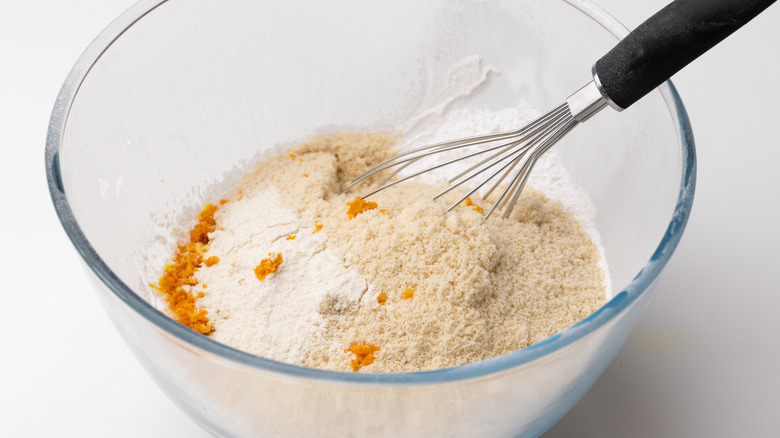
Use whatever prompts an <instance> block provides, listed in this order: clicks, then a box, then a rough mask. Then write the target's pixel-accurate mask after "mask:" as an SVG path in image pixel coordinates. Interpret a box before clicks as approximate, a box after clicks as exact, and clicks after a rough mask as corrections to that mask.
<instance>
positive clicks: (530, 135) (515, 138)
mask: <svg viewBox="0 0 780 438" xmlns="http://www.w3.org/2000/svg"><path fill="white" fill-rule="evenodd" d="M577 123H578V120H577V119H575V117H573V116H572V112H571V111H570V109H569V105H568V104H567V103H563V104H562V105H560V106H558V107H557V108H555V109H553V110H551V111H550V112H548V113H547V114H544V115H543V116H541V117H539V118H538V119H536V120H534V121H533V122H531V123H529V124H527V125H526V126H524V127H522V128H520V129H517V130H515V131H507V132H501V133H495V134H489V135H482V136H476V137H468V138H461V139H458V140H452V141H446V142H442V143H437V144H432V145H428V146H423V147H418V148H415V149H410V150H408V151H404V152H402V153H400V154H398V155H395V156H393V157H391V158H388V159H387V160H385V161H383V162H381V163H379V164H377V165H376V166H374V167H372V168H370V169H368V170H367V171H366V172H365V173H364V174H363V175H361V176H360V177H358V178H356V179H355V180H354V181H353V182H352V183H350V184H349V185H348V186H347V187H346V188H345V189H344V190H345V191H346V190H349V189H350V188H351V187H353V186H354V185H356V184H358V183H359V182H361V181H363V180H365V179H366V178H369V177H371V176H373V175H376V174H378V173H380V172H382V171H385V170H388V169H391V170H392V173H391V174H390V176H388V177H387V178H386V179H385V180H384V181H382V182H381V183H380V184H379V187H377V188H375V189H373V190H371V191H370V192H368V193H366V194H364V195H363V196H362V198H367V197H369V196H371V195H373V194H374V193H377V192H378V191H380V190H383V189H386V188H388V187H390V186H393V185H396V184H398V183H400V182H403V181H406V180H409V179H411V178H414V177H416V176H419V175H422V174H424V173H427V172H431V171H433V170H436V169H439V168H442V167H445V166H449V165H452V164H454V163H458V162H464V163H465V165H467V166H469V167H468V168H466V169H465V170H463V171H462V172H460V173H459V174H458V175H456V176H455V177H453V178H452V179H450V180H449V183H448V184H449V185H448V186H447V188H445V189H444V190H442V191H441V192H439V193H437V194H436V195H435V196H434V197H433V199H437V198H439V197H441V196H443V195H444V194H446V193H449V192H450V191H452V190H453V189H455V188H456V187H459V186H461V185H464V184H466V183H469V184H468V187H469V190H468V192H467V193H466V194H465V195H463V196H461V197H460V198H459V199H458V200H457V201H455V202H454V203H453V204H452V205H450V206H449V208H447V211H450V210H452V209H453V208H455V207H456V206H457V205H459V204H460V203H461V202H463V201H465V200H466V198H468V197H470V196H473V195H474V194H475V193H477V192H478V191H480V190H481V189H483V187H486V186H488V184H490V186H489V188H488V189H487V190H486V191H481V192H480V193H479V194H480V195H481V197H482V198H483V200H486V199H487V198H488V196H490V194H491V193H493V192H494V191H495V190H496V189H497V188H499V187H501V186H502V183H504V181H507V182H506V183H505V184H506V185H505V186H504V187H503V190H501V194H500V195H498V198H497V199H496V201H495V202H493V204H492V206H491V207H490V209H489V210H488V212H487V213H486V215H485V218H488V217H490V215H492V214H493V213H494V212H496V211H498V212H501V214H502V217H504V218H506V217H508V216H509V214H510V213H511V212H512V209H513V208H514V205H515V203H516V202H517V200H518V198H519V197H520V193H521V192H522V190H523V187H524V186H525V184H526V182H527V181H528V176H529V175H530V173H531V170H532V169H533V167H534V165H535V164H536V162H537V161H538V160H539V158H540V157H541V156H542V154H544V153H545V152H546V151H547V150H549V149H550V148H551V147H552V146H553V145H555V143H556V142H558V140H560V139H561V138H563V136H565V135H566V134H567V133H568V132H569V131H570V130H571V129H572V128H574V126H576V125H577ZM455 150H458V151H459V152H462V155H459V156H457V157H455V158H452V159H446V160H445V161H443V162H437V160H436V157H437V156H438V155H440V154H442V153H445V152H448V151H455ZM486 155H487V156H486ZM472 163H474V164H472ZM406 169H408V173H405V174H404V175H402V176H399V177H398V178H396V176H398V175H399V173H400V172H401V171H404V170H406ZM394 178H396V179H394Z"/></svg>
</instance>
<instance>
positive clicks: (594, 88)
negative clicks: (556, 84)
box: [345, 0, 774, 218]
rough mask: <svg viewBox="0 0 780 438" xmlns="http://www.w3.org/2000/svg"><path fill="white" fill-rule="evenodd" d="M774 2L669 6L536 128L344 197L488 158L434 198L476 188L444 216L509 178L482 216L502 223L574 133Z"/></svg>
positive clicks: (408, 160) (479, 140)
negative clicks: (498, 215)
mask: <svg viewBox="0 0 780 438" xmlns="http://www.w3.org/2000/svg"><path fill="white" fill-rule="evenodd" d="M772 3H774V0H675V1H673V2H672V3H670V4H669V5H667V6H666V7H664V8H663V9H661V10H660V11H659V12H657V13H656V14H655V15H653V16H652V17H650V18H649V19H648V20H647V21H645V22H644V23H642V24H641V25H639V27H637V28H636V29H635V30H634V31H632V32H631V33H630V34H628V36H626V38H625V39H623V40H622V41H621V42H620V43H618V44H617V46H615V47H614V48H613V49H612V50H610V51H609V52H608V53H607V54H606V55H604V56H603V57H602V58H601V59H599V60H598V61H596V63H595V64H594V65H593V67H592V75H593V80H592V81H591V82H589V83H588V84H587V85H585V86H584V87H582V88H580V89H579V90H578V91H577V92H575V93H574V94H572V95H571V96H569V97H568V98H567V99H566V101H565V102H564V103H563V104H561V105H559V106H558V107H556V108H555V109H553V110H551V111H549V112H547V113H546V114H544V115H543V116H541V117H539V118H538V119H536V120H535V121H533V122H531V123H529V124H528V125H526V126H524V127H522V128H520V129H517V130H514V131H508V132H501V133H494V134H488V135H481V136H475V137H469V138H462V139H457V140H452V141H446V142H443V143H437V144H432V145H428V146H422V147H418V148H414V149H410V150H408V151H405V152H403V153H400V154H398V155H396V156H394V157H391V158H389V159H387V160H385V161H383V162H381V163H379V164H377V165H376V166H374V167H372V168H370V169H369V170H367V171H366V172H365V173H364V174H363V175H361V176H360V177H358V178H357V179H355V180H354V181H353V182H352V183H351V184H349V185H348V186H347V187H346V188H345V191H346V190H349V189H350V188H351V187H353V186H354V185H355V184H357V183H359V182H361V181H363V180H365V179H366V178H369V177H371V176H372V175H375V174H378V173H379V172H382V171H384V170H388V169H392V173H391V174H390V176H388V177H387V178H386V179H385V180H384V181H383V182H381V183H380V184H379V187H377V188H375V189H374V190H371V191H370V192H368V193H366V194H365V195H363V196H362V197H363V198H366V197H369V196H371V195H373V194H375V193H377V192H379V191H380V190H383V189H385V188H387V187H390V186H393V185H395V184H398V183H400V182H402V181H406V180H409V179H411V178H414V177H416V176H419V175H421V174H423V173H427V172H430V171H432V170H435V169H439V168H442V167H445V166H448V165H451V164H453V163H456V162H460V161H464V160H469V159H474V158H476V159H479V158H482V157H484V155H485V154H489V155H487V157H486V158H482V159H481V161H478V162H477V163H476V164H474V165H472V166H470V167H469V168H467V169H465V170H464V171H462V172H461V173H460V174H458V175H456V176H455V177H454V178H452V179H450V180H449V186H448V187H447V188H446V189H444V190H442V191H441V192H439V193H437V194H436V195H435V196H434V197H433V199H437V198H439V197H441V196H443V195H444V194H446V193H448V192H450V191H452V190H453V189H455V188H456V187H459V186H461V185H462V184H464V183H466V182H467V181H472V180H473V181H475V182H476V183H475V184H473V186H471V189H470V190H469V191H468V192H467V193H466V194H464V195H462V196H461V197H460V198H459V199H458V200H457V201H455V202H454V203H453V204H452V205H450V206H449V208H448V209H447V211H450V210H452V209H453V208H455V207H456V206H457V205H459V204H460V203H461V202H463V201H465V200H466V199H467V198H469V197H470V196H472V195H473V194H474V193H475V192H477V191H478V190H480V189H483V187H487V185H488V184H489V183H491V182H492V184H490V187H489V188H488V189H487V190H486V191H484V192H483V193H482V198H483V199H487V197H488V196H490V194H491V193H492V192H494V191H495V190H496V189H497V188H499V187H501V184H502V183H503V182H504V181H505V180H507V178H508V182H507V183H506V186H505V187H504V188H503V189H502V190H501V193H500V195H498V197H497V198H496V200H495V202H493V204H492V206H491V207H490V209H489V210H488V212H487V213H486V214H485V218H488V217H490V215H491V214H493V213H494V211H500V212H502V217H504V218H506V217H508V216H509V214H510V213H511V212H512V209H513V207H514V205H515V203H516V202H517V200H518V198H519V197H520V193H521V192H522V190H523V187H524V186H525V184H526V182H527V181H528V177H529V175H530V173H531V170H532V169H533V167H534V165H535V164H536V162H537V161H538V160H539V158H540V157H541V156H542V154H544V153H545V152H546V151H547V150H549V149H550V148H552V147H553V146H554V145H555V144H556V143H557V142H558V141H559V140H560V139H562V138H563V137H564V136H565V135H566V134H567V133H568V132H569V131H571V130H572V129H574V127H575V126H577V125H578V124H580V123H582V122H584V121H586V120H588V119H589V118H590V117H592V116H593V115H595V114H596V113H597V112H599V111H600V110H601V109H602V108H604V107H606V106H607V105H609V106H611V107H612V108H614V109H615V110H617V111H622V110H624V109H626V108H628V107H629V106H631V105H632V104H633V103H634V102H636V101H638V100H639V99H641V98H642V97H643V96H645V95H646V94H647V93H649V92H650V91H652V90H653V89H655V88H656V87H657V86H659V85H660V84H661V83H662V82H664V81H666V80H667V79H669V77H671V76H672V75H673V74H675V73H676V72H677V71H679V70H680V69H681V68H683V67H685V66H686V65H688V64H689V63H690V62H692V61H693V60H694V59H696V58H697V57H699V56H700V55H701V54H703V53H704V52H706V51H707V50H709V49H710V48H712V47H714V46H715V45H716V44H718V43H719V42H721V41H722V40H723V39H725V38H726V37H727V36H729V35H731V34H732V33H733V32H734V31H736V30H737V29H739V28H740V27H742V26H743V25H744V24H745V23H747V22H748V21H750V20H751V19H753V18H754V17H755V16H757V15H758V14H759V13H761V12H762V11H763V10H764V9H766V8H767V7H769V5H771V4H772ZM454 150H463V153H462V155H459V156H457V157H456V158H452V159H448V160H446V161H444V162H441V163H437V164H434V165H428V166H427V167H424V168H423V169H422V170H416V171H411V172H410V173H409V174H408V175H404V176H402V177H400V178H398V179H393V178H394V177H395V176H396V175H398V174H399V172H401V171H402V170H403V169H405V168H406V167H407V166H410V165H412V164H414V163H417V162H420V163H423V162H424V160H425V159H426V158H431V157H433V156H435V155H438V154H441V153H444V152H447V151H454Z"/></svg>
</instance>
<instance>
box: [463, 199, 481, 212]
mask: <svg viewBox="0 0 780 438" xmlns="http://www.w3.org/2000/svg"><path fill="white" fill-rule="evenodd" d="M466 206H467V207H471V209H472V210H474V211H476V212H477V213H480V214H485V210H484V209H483V208H482V207H480V206H479V205H477V204H475V203H473V202H471V198H466Z"/></svg>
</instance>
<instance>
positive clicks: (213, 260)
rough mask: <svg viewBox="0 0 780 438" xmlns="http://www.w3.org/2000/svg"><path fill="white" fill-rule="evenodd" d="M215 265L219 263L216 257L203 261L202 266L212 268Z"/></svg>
mask: <svg viewBox="0 0 780 438" xmlns="http://www.w3.org/2000/svg"><path fill="white" fill-rule="evenodd" d="M217 263H219V257H217V256H211V257H209V258H207V259H206V260H203V264H204V265H206V266H214V265H216V264H217Z"/></svg>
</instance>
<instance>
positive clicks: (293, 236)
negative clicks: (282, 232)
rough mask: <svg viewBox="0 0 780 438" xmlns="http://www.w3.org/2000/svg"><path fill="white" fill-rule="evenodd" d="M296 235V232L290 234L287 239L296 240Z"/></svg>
mask: <svg viewBox="0 0 780 438" xmlns="http://www.w3.org/2000/svg"><path fill="white" fill-rule="evenodd" d="M295 236H296V235H295V234H290V235H289V236H287V240H295Z"/></svg>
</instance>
